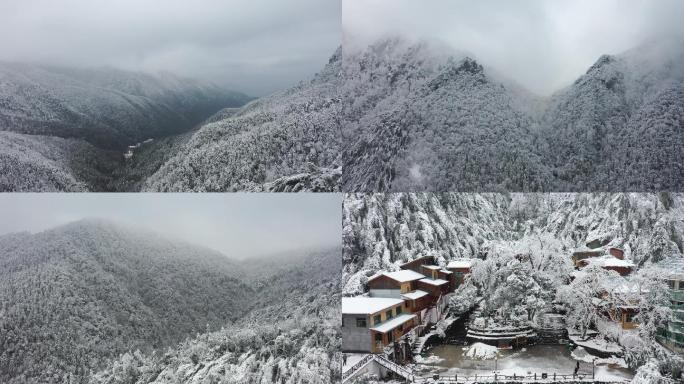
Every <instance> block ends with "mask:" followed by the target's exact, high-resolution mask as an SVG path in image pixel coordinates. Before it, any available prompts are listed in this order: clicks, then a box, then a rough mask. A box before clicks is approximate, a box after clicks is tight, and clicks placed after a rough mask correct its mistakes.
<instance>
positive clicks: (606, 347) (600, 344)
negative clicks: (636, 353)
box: [568, 334, 622, 354]
mask: <svg viewBox="0 0 684 384" xmlns="http://www.w3.org/2000/svg"><path fill="white" fill-rule="evenodd" d="M568 337H570V340H572V342H573V343H575V344H577V345H578V346H581V347H584V348H589V349H595V350H598V351H601V352H605V353H615V354H621V353H622V348H621V347H620V345H618V344H617V343H615V342H613V341H608V340H605V339H600V338H598V337H597V338H592V339H587V340H583V339H582V338H581V337H580V336H579V335H577V334H570V335H568Z"/></svg>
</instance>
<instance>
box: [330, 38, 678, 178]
mask: <svg viewBox="0 0 684 384" xmlns="http://www.w3.org/2000/svg"><path fill="white" fill-rule="evenodd" d="M681 47H682V45H681V44H677V43H676V42H670V41H663V42H657V43H656V44H652V45H649V46H642V47H638V48H635V49H633V50H631V51H629V52H626V53H624V54H621V55H617V56H609V55H606V56H602V57H601V58H600V59H599V60H598V61H597V62H596V63H595V64H594V65H593V66H592V67H591V68H589V70H588V71H587V73H586V74H585V75H583V76H582V77H580V78H579V79H578V80H577V81H576V82H575V83H574V84H572V85H571V86H569V87H568V88H566V89H563V90H561V91H559V92H557V93H556V94H554V95H553V96H551V97H548V98H542V97H538V96H535V95H533V94H531V93H529V92H527V91H526V90H524V89H523V88H522V87H520V86H518V85H516V84H514V83H513V82H511V81H509V80H507V79H505V78H503V77H502V76H500V75H498V74H497V73H496V71H494V70H490V69H488V68H486V67H485V66H483V64H481V63H478V62H477V61H475V60H473V59H472V58H470V57H467V56H466V55H464V54H462V53H459V52H456V51H453V50H451V49H450V48H445V47H443V46H437V45H435V44H431V43H427V42H421V43H408V42H407V41H405V40H402V39H387V40H383V41H380V42H378V43H376V44H373V45H371V46H369V47H368V48H366V49H365V50H362V51H359V52H350V53H347V52H345V56H344V65H343V73H344V76H345V82H344V89H343V91H342V100H343V107H342V111H343V114H342V119H343V129H342V132H343V142H344V145H343V159H344V164H343V168H344V175H343V189H344V190H345V191H354V192H364V191H365V192H370V191H632V190H673V189H681V188H682V187H683V186H684V177H683V175H684V168H683V167H684V165H682V162H681V158H682V157H683V156H682V155H684V150H683V149H682V148H684V126H683V121H684V64H682V63H684V60H683V59H684V50H682V48H681Z"/></svg>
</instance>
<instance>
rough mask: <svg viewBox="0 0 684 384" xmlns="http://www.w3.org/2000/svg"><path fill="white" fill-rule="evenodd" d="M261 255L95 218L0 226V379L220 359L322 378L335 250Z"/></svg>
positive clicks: (107, 372) (332, 368) (165, 370)
mask: <svg viewBox="0 0 684 384" xmlns="http://www.w3.org/2000/svg"><path fill="white" fill-rule="evenodd" d="M269 260H270V262H269V261H268V260H264V261H254V262H252V261H250V260H249V259H248V260H245V261H236V260H232V259H230V258H228V257H226V256H225V255H223V254H220V253H218V252H215V251H212V250H210V249H207V248H203V247H199V246H195V245H191V244H186V243H181V242H178V241H172V240H168V239H166V238H164V237H162V236H160V235H157V234H155V233H151V232H147V231H145V230H140V229H137V228H128V227H124V226H121V225H119V224H115V223H111V222H108V221H102V220H96V219H89V220H82V221H79V222H75V223H72V224H68V225H65V226H61V227H58V228H55V229H51V230H47V231H44V232H40V233H36V234H30V233H16V234H8V235H4V236H0V346H2V348H0V381H2V382H3V383H29V382H30V383H63V382H88V381H89V380H90V381H91V382H97V383H99V382H107V383H131V382H135V381H134V380H133V379H131V377H137V375H139V376H140V379H141V381H140V382H150V381H151V379H150V375H154V376H155V377H157V380H158V381H157V382H173V383H176V382H178V381H174V380H172V379H171V378H172V377H176V375H177V376H183V377H187V376H192V375H197V376H198V377H199V376H201V375H217V374H219V370H221V369H222V371H221V372H223V374H224V376H225V375H227V376H231V375H232V373H233V372H237V371H240V370H244V371H245V372H244V375H247V376H248V377H261V376H263V377H271V376H270V375H276V376H277V377H279V378H281V377H282V378H288V379H292V381H291V382H293V383H301V382H316V381H307V380H306V378H307V377H320V379H319V380H318V382H329V381H330V380H329V378H330V377H334V376H336V375H339V366H338V365H337V364H338V363H337V362H336V361H337V360H335V358H334V356H335V353H337V352H338V349H339V334H338V330H337V328H336V327H338V326H339V324H338V323H339V318H340V317H339V308H338V306H337V302H338V301H339V282H340V270H341V265H340V250H339V248H338V249H334V250H322V251H315V252H314V251H311V252H308V253H306V255H305V256H301V257H297V258H285V257H283V258H280V259H269ZM183 340H185V342H183ZM178 343H180V344H178ZM167 348H171V349H168V353H166V354H164V353H162V351H164V350H166V349H167ZM236 348H237V349H236ZM128 352H130V353H128ZM135 359H137V360H135ZM212 359H216V360H217V362H214V364H213V365H212V366H213V367H214V368H211V369H210V366H208V365H206V364H207V362H208V361H209V360H212ZM195 360H197V361H195ZM131 361H139V362H142V361H144V362H145V363H144V364H143V363H140V364H139V365H138V366H137V367H138V368H140V369H137V368H136V369H134V368H135V367H134V366H132V365H131V366H130V367H129V366H128V365H126V364H129V363H130V364H133V363H131ZM192 361H195V364H194V365H193V364H192ZM219 361H220V365H219V364H218V362H219ZM130 364H129V365H130ZM122 365H125V369H123V370H122V368H121V367H122ZM143 365H144V367H143ZM202 367H206V369H204V370H202V369H201V368H202ZM148 368H149V369H148ZM143 371H144V372H145V374H144V375H143ZM209 371H211V372H209ZM97 372H100V374H99V376H96V375H95V374H96V373H97ZM276 372H277V374H276ZM133 374H135V375H136V376H131V375H133ZM311 375H313V376H311ZM316 375H319V376H316ZM105 378H106V380H105ZM143 378H144V379H143ZM326 378H328V379H326ZM131 380H133V381H131ZM181 382H192V379H191V378H187V380H186V381H181ZM250 382H254V381H250ZM269 382H270V381H269Z"/></svg>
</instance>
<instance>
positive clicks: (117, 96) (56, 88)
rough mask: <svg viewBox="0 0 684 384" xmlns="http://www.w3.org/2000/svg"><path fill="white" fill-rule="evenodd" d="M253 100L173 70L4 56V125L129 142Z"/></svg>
mask: <svg viewBox="0 0 684 384" xmlns="http://www.w3.org/2000/svg"><path fill="white" fill-rule="evenodd" d="M248 100H249V99H248V98H247V97H246V96H245V95H242V94H239V93H233V92H225V91H223V90H220V89H219V88H217V87H215V86H213V85H207V84H202V83H200V82H196V81H193V80H187V79H182V78H178V77H175V76H172V75H169V74H161V75H148V74H143V73H136V72H126V71H120V70H115V69H109V68H102V69H72V68H61V67H50V66H42V65H33V64H23V63H0V130H3V131H13V132H18V133H27V134H35V135H45V136H56V137H66V138H69V137H73V138H81V139H84V140H86V141H88V142H90V143H92V144H94V145H96V146H98V147H104V148H118V149H123V148H125V146H127V145H130V144H135V143H136V142H138V141H142V140H145V139H147V138H150V137H159V136H167V135H170V134H174V133H179V132H183V131H187V130H188V129H190V128H192V127H193V125H195V124H197V123H199V122H201V121H202V120H204V119H205V118H206V117H207V116H208V115H211V114H212V113H214V112H216V111H218V110H219V109H221V108H224V107H228V106H240V105H242V104H244V103H245V102H247V101H248Z"/></svg>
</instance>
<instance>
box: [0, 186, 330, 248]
mask: <svg viewBox="0 0 684 384" xmlns="http://www.w3.org/2000/svg"><path fill="white" fill-rule="evenodd" d="M341 211H342V196H341V195H340V194H324V193H317V194H310V193H306V194H240V193H235V194H144V193H132V194H92V193H90V194H0V217H1V218H2V220H0V234H5V233H10V232H19V231H30V232H34V233H35V232H37V231H42V230H45V229H49V228H53V227H55V226H58V225H62V224H66V223H69V222H72V221H76V220H79V219H83V218H104V219H108V220H112V221H116V222H120V223H123V224H127V225H134V226H137V227H143V228H146V229H150V230H153V231H155V232H158V233H160V234H162V235H165V236H167V237H169V238H176V239H181V240H184V241H188V242H191V243H195V244H198V245H202V246H206V247H209V248H213V249H215V250H218V251H220V252H222V253H224V254H225V255H227V256H230V257H233V258H237V259H240V258H247V257H251V256H259V255H267V254H274V253H281V252H289V251H296V250H301V249H306V248H315V247H328V246H339V245H340V244H341V241H342V240H341V239H342V237H341V236H342V235H341V234H342V228H341V225H342V219H341Z"/></svg>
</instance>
